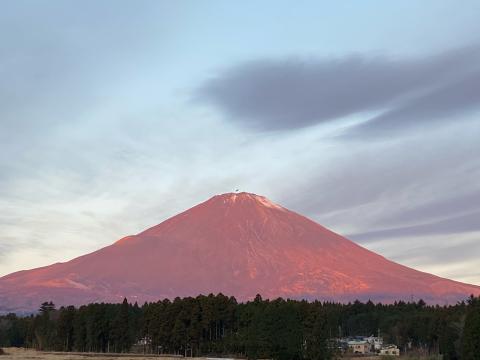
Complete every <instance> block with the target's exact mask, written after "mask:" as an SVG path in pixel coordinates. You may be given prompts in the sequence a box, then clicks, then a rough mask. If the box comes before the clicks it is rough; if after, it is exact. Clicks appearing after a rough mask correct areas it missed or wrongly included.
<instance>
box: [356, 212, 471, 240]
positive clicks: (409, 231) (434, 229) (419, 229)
mask: <svg viewBox="0 0 480 360" xmlns="http://www.w3.org/2000/svg"><path fill="white" fill-rule="evenodd" d="M478 219H480V211H475V212H473V213H470V214H466V215H461V216H454V217H451V218H449V219H445V220H440V221H435V222H431V223H426V224H421V225H412V226H404V227H397V228H390V229H384V230H376V231H371V232H365V233H360V234H351V235H349V238H351V239H353V240H355V241H359V242H362V243H366V242H369V241H374V240H378V239H387V238H398V237H403V236H422V235H439V234H455V233H463V232H473V231H479V230H480V222H479V221H478Z"/></svg>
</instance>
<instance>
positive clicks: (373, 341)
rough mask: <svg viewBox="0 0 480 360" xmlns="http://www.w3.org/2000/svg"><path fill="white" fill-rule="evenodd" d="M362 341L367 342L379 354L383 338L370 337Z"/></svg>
mask: <svg viewBox="0 0 480 360" xmlns="http://www.w3.org/2000/svg"><path fill="white" fill-rule="evenodd" d="M364 340H365V341H368V342H369V343H370V344H371V345H372V347H373V349H374V350H375V351H376V352H379V351H380V349H381V348H382V347H383V338H381V337H379V336H378V337H377V336H373V335H372V336H369V337H366V338H364Z"/></svg>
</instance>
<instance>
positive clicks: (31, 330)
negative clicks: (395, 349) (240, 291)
mask: <svg viewBox="0 0 480 360" xmlns="http://www.w3.org/2000/svg"><path fill="white" fill-rule="evenodd" d="M379 331H380V332H381V335H382V336H383V338H384V341H385V342H387V343H393V344H396V345H398V346H399V347H400V349H401V350H402V352H403V351H405V350H408V351H418V350H419V349H422V350H423V351H428V352H429V353H431V354H442V355H443V359H446V360H448V359H463V360H475V359H480V298H475V297H473V296H472V297H470V298H469V299H467V300H466V301H464V302H460V303H458V304H457V305H454V306H438V305H437V306H429V305H427V304H425V302H423V301H422V300H420V301H418V302H409V303H406V302H401V301H400V302H396V303H394V304H374V303H372V302H371V301H369V302H367V303H361V302H359V301H355V302H353V303H349V304H339V303H331V302H319V301H314V302H308V301H298V300H284V299H281V298H280V299H276V300H263V299H262V298H261V296H260V295H257V296H256V298H255V299H254V300H252V301H249V302H246V303H238V302H237V301H236V299H235V298H234V297H228V296H225V295H222V294H218V295H208V296H203V295H201V296H197V297H195V298H193V297H187V298H182V299H181V298H176V299H174V300H173V301H170V300H161V301H158V302H153V303H145V304H143V305H142V306H139V305H138V304H137V303H134V304H131V303H128V301H127V300H126V299H125V300H124V301H123V303H119V304H105V303H100V304H98V303H95V304H89V305H84V306H80V307H78V308H76V307H73V306H68V307H61V308H59V309H56V308H55V305H54V304H53V303H51V302H45V303H43V304H42V305H41V307H40V309H39V311H38V312H37V313H36V314H32V315H29V316H17V315H15V314H8V315H3V316H0V347H29V348H35V349H38V350H54V351H78V352H130V351H142V352H145V353H164V354H180V355H184V356H206V355H208V356H227V355H229V356H236V357H242V358H248V359H266V358H271V359H279V360H287V359H288V360H296V359H305V360H308V359H311V360H314V359H331V358H334V357H336V355H337V350H336V346H335V339H336V338H339V337H343V336H356V335H367V336H368V335H372V334H377V333H378V332H379Z"/></svg>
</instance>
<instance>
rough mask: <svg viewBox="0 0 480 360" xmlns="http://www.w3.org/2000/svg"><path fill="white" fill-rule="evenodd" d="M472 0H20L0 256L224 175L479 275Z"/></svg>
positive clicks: (76, 243)
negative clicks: (394, 0)
mask: <svg viewBox="0 0 480 360" xmlns="http://www.w3.org/2000/svg"><path fill="white" fill-rule="evenodd" d="M479 16H480V3H479V2H478V1H462V2H459V1H433V0H432V1H421V2H420V1H398V2H395V3H394V2H385V1H361V2H360V1H358V2H353V1H352V2H342V3H341V4H340V3H339V2H319V1H301V2H287V1H262V2H258V1H242V2H241V3H234V2H228V1H202V2H200V1H183V2H182V1H101V2H99V1H12V2H8V3H3V4H2V9H1V11H0V44H2V45H1V46H0V79H1V82H0V169H1V171H0V275H4V274H7V273H10V272H12V271H16V270H20V269H25V268H32V267H36V266H41V265H47V264H50V263H52V262H56V261H65V260H68V259H70V258H73V257H75V256H78V255H81V254H84V253H85V252H88V251H93V250H95V249H97V248H99V247H101V246H105V245H108V244H110V243H112V242H114V241H115V240H117V239H118V238H120V237H123V236H125V235H128V234H133V233H137V232H139V231H141V230H143V229H145V228H146V227H148V226H151V225H154V224H157V223H159V222H160V221H162V220H164V219H166V218H168V217H169V216H172V215H174V214H176V213H177V212H179V211H182V210H184V209H186V208H188V207H190V206H193V205H195V204H196V203H198V202H200V201H203V200H206V199H207V198H209V197H210V196H213V195H215V194H218V193H223V192H228V191H232V190H233V189H235V188H240V189H242V190H244V191H249V192H254V193H258V194H262V195H266V196H267V197H269V198H270V199H271V200H273V201H275V202H279V203H281V204H282V205H284V206H286V207H289V208H291V209H293V210H296V211H298V212H301V213H302V214H305V215H307V216H309V217H311V218H313V219H314V220H316V221H318V222H320V223H322V224H324V225H326V226H327V227H330V228H331V229H332V230H334V231H337V232H339V233H341V234H343V235H348V236H350V237H351V238H352V239H353V240H356V241H358V242H359V243H361V244H362V245H364V246H366V247H368V248H370V249H372V250H374V251H378V252H380V253H381V254H383V255H385V256H387V257H389V258H391V259H393V260H397V261H399V262H401V263H403V264H406V265H409V266H413V267H415V268H418V269H421V270H424V271H429V272H434V273H436V274H439V275H442V276H446V277H451V278H454V279H458V280H462V281H467V282H472V283H477V284H480V270H479V268H480V267H479V266H478V265H479V262H478V258H479V256H480V241H478V240H479V237H480V224H478V221H476V219H477V218H478V217H477V215H479V214H480V202H479V201H478V199H479V194H480V185H479V184H480V144H479V142H478V137H479V135H480V124H479V120H478V115H479V109H480V100H479V99H477V96H476V94H478V91H479V89H480V81H479V79H480V69H479V65H478V64H480V61H479V60H480V36H479V35H478V34H480V25H479V22H478V18H479Z"/></svg>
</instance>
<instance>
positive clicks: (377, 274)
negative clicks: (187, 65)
mask: <svg viewBox="0 0 480 360" xmlns="http://www.w3.org/2000/svg"><path fill="white" fill-rule="evenodd" d="M211 292H212V293H218V292H222V293H224V294H228V295H233V296H235V297H237V298H238V299H240V300H246V299H250V298H252V297H254V296H255V294H257V293H260V294H262V296H264V297H269V298H275V297H278V296H282V297H291V298H306V299H326V300H327V299H328V300H337V301H350V300H353V299H356V298H358V299H363V300H366V299H372V300H375V301H394V300H399V299H406V300H409V299H410V298H411V297H412V296H413V297H415V298H416V299H418V298H420V297H421V298H423V299H424V300H426V301H427V302H430V303H441V304H444V303H452V302H455V301H457V300H460V299H463V298H465V297H467V296H468V295H470V294H477V295H478V294H480V287H478V286H473V285H467V284H463V283H459V282H455V281H452V280H447V279H443V278H440V277H437V276H434V275H430V274H427V273H423V272H419V271H416V270H413V269H410V268H408V267H405V266H402V265H399V264H396V263H394V262H392V261H389V260H387V259H385V258H383V257H382V256H379V255H377V254H375V253H373V252H371V251H368V250H366V249H365V248H362V247H361V246H358V245H356V244H355V243H353V242H351V241H349V240H347V239H345V238H343V237H342V236H340V235H338V234H335V233H333V232H331V231H329V230H328V229H326V228H324V227H322V226H320V225H318V224H317V223H315V222H313V221H311V220H309V219H307V218H305V217H303V216H301V215H299V214H297V213H294V212H292V211H289V210H287V209H285V208H283V207H281V206H279V205H276V204H274V203H272V202H270V201H269V200H268V199H266V198H264V197H261V196H257V195H254V194H248V193H240V194H224V195H218V196H214V197H213V198H211V199H210V200H208V201H206V202H204V203H201V204H199V205H197V206H195V207H193V208H191V209H189V210H187V211H185V212H183V213H181V214H179V215H177V216H174V217H172V218H170V219H168V220H166V221H164V222H162V223H161V224H159V225H157V226H154V227H152V228H150V229H148V230H146V231H144V232H142V233H140V234H138V235H134V236H128V237H125V238H123V239H121V240H119V241H117V242H116V243H114V244H112V245H110V246H107V247H105V248H103V249H100V250H98V251H95V252H93V253H90V254H87V255H84V256H81V257H78V258H76V259H73V260H71V261H69V262H66V263H57V264H54V265H51V266H46V267H43V268H38V269H33V270H28V271H20V272H16V273H13V274H10V275H7V276H4V277H2V278H0V307H3V311H8V310H14V311H29V310H34V309H36V308H38V305H39V304H40V303H41V302H42V301H45V300H53V301H54V303H56V304H57V305H65V304H75V305H79V304H83V303H88V302H92V301H109V302H117V301H120V300H122V299H123V297H127V298H129V300H131V301H135V300H137V301H139V302H143V301H153V300H158V299H160V298H165V297H168V298H174V297H176V296H196V295H198V294H208V293H211ZM0 310H1V309H0Z"/></svg>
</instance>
